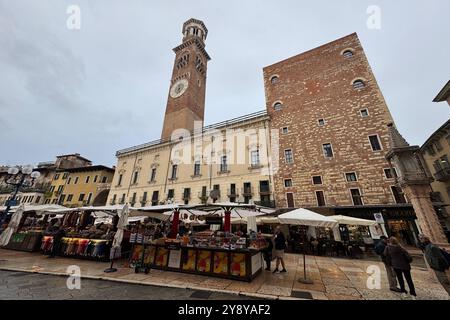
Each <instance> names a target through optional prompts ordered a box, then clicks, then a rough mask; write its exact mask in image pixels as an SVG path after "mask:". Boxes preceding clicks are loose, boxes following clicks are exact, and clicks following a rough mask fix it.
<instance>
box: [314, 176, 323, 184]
mask: <svg viewBox="0 0 450 320" xmlns="http://www.w3.org/2000/svg"><path fill="white" fill-rule="evenodd" d="M312 180H313V184H322V176H314V177H312Z"/></svg>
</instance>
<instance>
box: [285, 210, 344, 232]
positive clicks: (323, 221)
mask: <svg viewBox="0 0 450 320" xmlns="http://www.w3.org/2000/svg"><path fill="white" fill-rule="evenodd" d="M278 219H279V221H280V223H281V224H293V225H302V226H312V227H331V228H332V227H334V226H336V225H337V224H338V222H337V221H336V220H334V219H331V218H329V217H326V216H323V215H321V214H318V213H315V212H313V211H310V210H306V209H303V208H300V209H296V210H293V211H290V212H287V213H283V214H281V215H279V216H278Z"/></svg>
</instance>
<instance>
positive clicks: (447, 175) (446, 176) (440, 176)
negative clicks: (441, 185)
mask: <svg viewBox="0 0 450 320" xmlns="http://www.w3.org/2000/svg"><path fill="white" fill-rule="evenodd" d="M434 177H435V178H436V180H437V181H440V182H446V181H449V180H450V167H445V168H442V169H441V170H439V171H437V172H436V173H435V174H434Z"/></svg>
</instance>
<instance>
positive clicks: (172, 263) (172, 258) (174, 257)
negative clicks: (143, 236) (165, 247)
mask: <svg viewBox="0 0 450 320" xmlns="http://www.w3.org/2000/svg"><path fill="white" fill-rule="evenodd" d="M180 265H181V250H170V253H169V265H168V267H169V268H176V269H179V268H180Z"/></svg>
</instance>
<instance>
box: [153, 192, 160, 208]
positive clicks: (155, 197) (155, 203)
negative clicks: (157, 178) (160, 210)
mask: <svg viewBox="0 0 450 320" xmlns="http://www.w3.org/2000/svg"><path fill="white" fill-rule="evenodd" d="M158 202H159V191H153V194H152V206H157V205H158Z"/></svg>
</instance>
